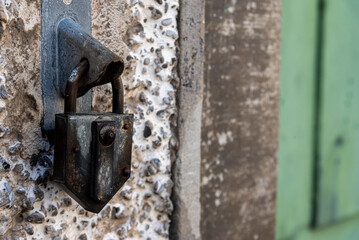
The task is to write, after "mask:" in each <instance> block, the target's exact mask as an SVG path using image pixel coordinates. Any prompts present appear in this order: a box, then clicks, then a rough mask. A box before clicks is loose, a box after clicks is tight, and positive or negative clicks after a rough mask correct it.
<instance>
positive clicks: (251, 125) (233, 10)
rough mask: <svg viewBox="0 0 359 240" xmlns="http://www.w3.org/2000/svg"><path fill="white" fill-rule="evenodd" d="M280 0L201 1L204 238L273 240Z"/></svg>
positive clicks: (202, 201) (202, 231)
mask: <svg viewBox="0 0 359 240" xmlns="http://www.w3.org/2000/svg"><path fill="white" fill-rule="evenodd" d="M280 23H281V18H280V0H241V1H238V0H228V1H218V0H208V1H206V47H205V56H206V59H205V66H206V68H205V75H204V79H205V80H204V85H205V89H204V105H203V107H204V110H203V122H202V124H203V128H202V172H201V173H202V175H201V184H202V185H201V204H202V219H201V233H202V239H206V240H212V239H218V240H222V239H227V240H230V239H233V240H241V239H243V240H249V239H254V240H255V239H265V240H270V239H274V231H275V194H276V166H277V146H278V108H279V107H278V105H279V53H280V25H281V24H280Z"/></svg>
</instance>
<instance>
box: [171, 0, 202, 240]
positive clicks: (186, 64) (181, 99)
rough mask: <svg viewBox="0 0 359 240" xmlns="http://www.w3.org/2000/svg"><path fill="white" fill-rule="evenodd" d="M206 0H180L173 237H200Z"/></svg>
mask: <svg viewBox="0 0 359 240" xmlns="http://www.w3.org/2000/svg"><path fill="white" fill-rule="evenodd" d="M203 18H204V1H203V0H191V1H186V0H181V1H180V16H179V29H180V32H179V64H178V75H179V77H180V79H181V83H180V88H179V92H178V106H179V116H178V138H179V143H180V145H179V148H178V152H177V160H176V162H175V164H174V167H173V171H172V172H173V179H174V183H175V185H174V192H173V197H172V199H173V203H174V214H173V216H172V219H171V220H172V222H171V230H170V233H171V239H183V240H187V239H193V240H196V239H200V215H201V214H200V209H201V206H200V201H199V197H200V196H199V195H200V169H201V165H200V164H201V155H200V143H201V118H202V99H203V95H202V86H203V59H204V58H203V50H204V49H203V47H204V46H203V45H204V21H203V20H204V19H203Z"/></svg>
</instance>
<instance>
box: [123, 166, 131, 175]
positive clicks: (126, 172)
mask: <svg viewBox="0 0 359 240" xmlns="http://www.w3.org/2000/svg"><path fill="white" fill-rule="evenodd" d="M122 175H123V176H124V177H128V176H130V168H129V167H125V168H123V169H122Z"/></svg>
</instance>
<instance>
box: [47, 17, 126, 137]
mask: <svg viewBox="0 0 359 240" xmlns="http://www.w3.org/2000/svg"><path fill="white" fill-rule="evenodd" d="M73 19H75V18H72V19H70V18H63V19H61V18H59V19H58V22H57V23H56V24H55V25H54V26H52V28H54V29H52V31H53V32H54V33H56V34H52V35H51V36H52V37H53V38H54V39H52V41H53V42H55V43H56V47H55V49H56V50H55V51H56V52H54V53H52V52H51V56H52V58H54V59H56V60H52V61H54V62H52V63H51V64H52V65H51V66H53V65H55V66H56V68H55V69H51V71H49V69H48V68H49V66H50V63H46V66H44V69H43V72H46V73H48V75H49V74H50V73H51V74H50V75H51V76H50V75H49V77H48V78H45V77H44V76H45V74H44V76H43V81H44V83H43V92H44V96H43V100H44V121H43V128H44V130H46V131H50V130H53V128H54V115H55V114H57V113H61V112H62V111H63V110H62V109H63V105H64V98H66V97H68V96H69V95H70V96H71V94H75V92H76V95H77V97H82V96H84V95H85V96H84V98H81V99H78V100H77V101H78V103H79V104H78V105H79V106H77V105H76V103H75V102H71V103H69V104H70V105H71V106H68V107H72V109H70V108H68V107H66V109H69V110H70V111H71V112H75V111H76V110H77V112H89V111H90V104H91V97H90V96H89V94H87V93H88V92H89V91H90V90H91V89H92V88H93V87H95V86H99V85H103V84H106V83H110V82H111V84H112V88H113V91H114V93H113V94H114V98H113V112H115V113H120V114H121V113H123V89H122V88H123V86H122V82H121V78H120V75H121V73H122V72H123V69H124V64H123V61H122V59H121V58H120V57H119V56H117V55H116V54H115V53H113V52H112V51H111V50H109V49H108V48H106V47H105V46H104V45H103V44H101V43H100V42H99V41H97V40H96V39H95V38H94V37H93V36H91V34H90V32H89V31H88V30H87V29H86V30H85V29H84V28H83V27H82V26H81V25H80V24H79V23H78V22H76V19H75V20H73ZM52 44H53V43H52ZM54 56H55V57H54ZM44 59H45V58H44ZM85 61H87V66H84V65H85V64H86V63H85ZM79 63H81V64H80V66H79V65H78V64H79ZM44 65H45V63H44ZM85 68H87V70H86V71H84V69H85ZM80 70H81V71H84V72H83V74H80V75H81V77H78V78H77V79H75V78H74V77H75V76H76V75H77V72H76V71H80ZM54 72H55V73H57V74H54ZM78 76H79V75H78ZM69 83H72V84H73V86H71V84H69ZM67 86H68V87H67ZM70 90H71V91H72V92H68V91H70ZM71 99H73V101H75V100H74V98H71ZM67 102H69V101H67ZM85 103H88V105H87V106H86V105H85ZM74 108H77V109H74Z"/></svg>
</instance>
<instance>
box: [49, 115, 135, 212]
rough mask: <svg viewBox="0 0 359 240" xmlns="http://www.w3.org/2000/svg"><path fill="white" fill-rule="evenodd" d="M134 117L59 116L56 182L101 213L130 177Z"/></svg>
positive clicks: (55, 168) (57, 124) (77, 199)
mask: <svg viewBox="0 0 359 240" xmlns="http://www.w3.org/2000/svg"><path fill="white" fill-rule="evenodd" d="M132 121H133V116H132V115H122V114H116V113H104V114H73V113H65V114H57V115H56V122H55V125H56V139H55V163H54V175H53V177H54V181H56V182H59V183H61V184H63V186H64V187H65V190H66V191H67V192H68V193H69V194H70V195H71V196H72V197H73V198H74V199H75V200H76V201H77V202H79V203H80V204H81V205H82V206H83V207H84V208H85V209H86V210H89V211H91V212H96V213H97V212H99V211H101V209H102V208H103V207H104V206H105V205H106V204H107V202H109V201H110V200H111V198H112V197H113V196H114V195H115V194H116V192H117V191H118V190H119V189H120V188H121V187H122V186H123V184H124V183H125V182H126V181H127V179H128V178H129V177H130V171H131V150H132Z"/></svg>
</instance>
